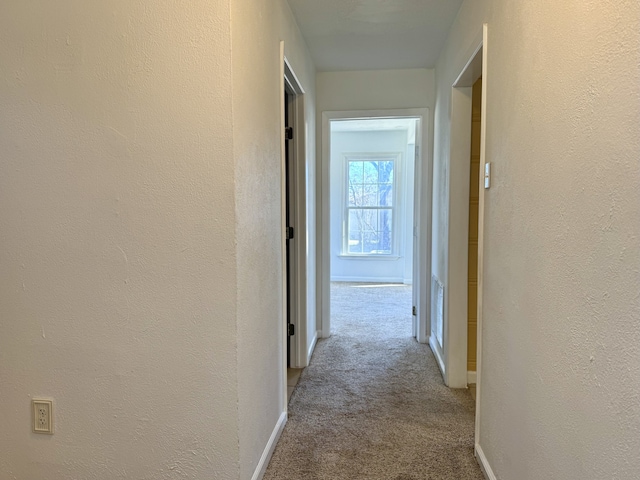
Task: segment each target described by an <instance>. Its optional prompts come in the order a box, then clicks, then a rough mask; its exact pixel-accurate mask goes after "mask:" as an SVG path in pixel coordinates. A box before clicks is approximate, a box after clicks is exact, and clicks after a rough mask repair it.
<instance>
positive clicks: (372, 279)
mask: <svg viewBox="0 0 640 480" xmlns="http://www.w3.org/2000/svg"><path fill="white" fill-rule="evenodd" d="M331 281H332V282H354V283H403V282H404V279H403V278H402V277H331Z"/></svg>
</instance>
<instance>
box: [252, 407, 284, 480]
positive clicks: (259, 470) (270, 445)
mask: <svg viewBox="0 0 640 480" xmlns="http://www.w3.org/2000/svg"><path fill="white" fill-rule="evenodd" d="M285 423H287V412H282V413H281V414H280V418H279V419H278V423H276V426H275V427H274V429H273V432H271V437H269V441H268V442H267V446H266V447H264V451H263V452H262V456H261V457H260V461H259V462H258V465H257V466H256V470H255V471H254V472H253V476H252V477H251V480H261V479H262V477H263V476H264V472H265V471H266V470H267V466H268V465H269V460H271V455H273V451H274V450H275V448H276V445H277V444H278V439H279V438H280V435H281V434H282V430H283V429H284V425H285Z"/></svg>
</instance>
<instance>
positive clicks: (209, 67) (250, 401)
mask: <svg viewBox="0 0 640 480" xmlns="http://www.w3.org/2000/svg"><path fill="white" fill-rule="evenodd" d="M232 3H233V5H232V7H229V2H214V3H211V2H195V3H194V2H191V3H190V4H189V5H188V6H185V5H180V6H170V5H156V4H155V3H153V2H146V1H142V2H137V3H134V4H132V3H130V2H123V1H118V0H110V1H108V2H102V3H100V4H99V5H98V4H96V5H92V4H91V5H90V4H87V5H84V4H83V5H79V4H77V2H71V1H65V0H63V1H61V2H56V4H55V5H50V4H49V3H47V2H39V1H34V2H30V3H28V4H24V3H22V4H18V3H7V2H5V3H3V4H2V5H0V65H1V71H0V75H1V77H2V81H1V82H0V232H1V233H0V238H1V242H0V243H1V245H2V249H1V250H0V272H2V273H1V274H0V383H2V386H3V387H2V391H1V393H0V403H1V404H2V409H0V422H1V423H2V425H3V428H2V433H0V478H3V479H5V478H7V479H11V478H17V479H25V478H34V479H35V478H46V479H47V480H58V479H60V480H62V479H69V478H87V479H90V478H91V479H112V478H120V477H124V476H126V477H127V478H139V479H154V480H157V479H164V478H167V479H168V478H186V477H189V478H219V479H227V478H229V479H232V478H243V479H245V478H251V476H252V475H253V472H254V470H255V467H256V465H257V463H258V459H259V458H260V455H261V454H262V453H263V450H264V448H265V445H266V443H267V440H268V438H269V435H270V434H271V432H272V431H273V428H274V426H275V424H276V421H277V420H278V417H279V415H280V414H281V413H282V412H283V410H284V408H285V405H284V399H283V396H282V391H283V385H284V383H283V382H284V379H283V374H282V373H283V372H282V358H283V357H282V352H283V345H282V335H283V324H282V304H281V298H282V291H281V289H280V288H279V286H280V280H279V279H280V275H281V273H282V272H281V271H280V258H281V255H280V253H281V248H280V239H281V235H282V231H281V228H280V137H281V134H282V132H281V131H280V103H279V99H280V82H281V79H280V58H279V50H280V44H279V42H280V39H284V40H285V41H286V43H287V47H286V49H287V56H288V58H289V59H290V61H291V63H292V64H293V66H294V69H295V70H296V73H297V74H298V75H299V76H300V78H301V81H302V83H303V86H304V88H305V89H306V92H307V95H306V96H305V102H306V104H307V115H308V121H307V125H308V126H307V130H308V132H314V130H315V125H314V118H315V111H314V108H313V106H314V83H315V71H314V69H313V65H312V64H311V63H310V61H309V57H308V54H307V51H306V48H305V46H304V43H303V42H302V40H301V37H300V34H299V32H298V30H297V27H296V26H295V22H294V21H293V17H292V15H291V13H290V11H289V9H288V6H287V5H286V2H285V1H284V0H283V1H278V2H272V3H270V4H269V5H267V4H264V5H263V4H262V2H250V1H247V2H232ZM231 25H233V28H234V31H233V32H232V31H231ZM256 35H260V36H261V42H256V41H255V39H256ZM232 51H233V63H232ZM232 82H234V83H235V85H233V86H232ZM313 140H314V139H313V138H309V139H308V142H307V145H308V161H309V162H310V171H311V172H312V174H311V175H310V177H309V179H308V182H309V184H310V185H311V188H310V195H311V196H312V198H313V195H314V186H315V177H314V176H313V172H314V171H315V164H314V163H313V162H314V152H315V143H314V141H313ZM234 141H235V142H236V144H235V145H234ZM314 214H315V210H314V207H313V204H311V206H310V207H309V216H308V221H309V222H310V225H311V226H312V227H311V230H312V232H311V237H310V238H311V241H310V242H309V251H310V252H309V253H308V255H309V256H310V257H311V259H312V260H313V259H314V258H315V251H314V250H313V249H314V248H315V247H314V240H315V235H314V233H313V226H315V216H314ZM309 268H310V271H311V273H312V277H313V276H314V275H315V270H314V264H313V262H312V263H311V264H310V266H309ZM312 288H314V287H313V284H312ZM309 308H310V311H311V315H310V316H309V318H310V321H311V322H313V324H314V325H313V326H314V329H315V303H313V297H312V298H311V301H310V302H309ZM239 372H241V373H239ZM32 396H44V397H52V398H53V399H54V401H55V412H56V414H55V420H56V433H55V435H53V436H52V437H49V436H42V435H40V436H37V435H34V434H32V433H31V427H30V403H29V402H30V398H31V397H32Z"/></svg>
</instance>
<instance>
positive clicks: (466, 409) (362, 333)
mask: <svg viewBox="0 0 640 480" xmlns="http://www.w3.org/2000/svg"><path fill="white" fill-rule="evenodd" d="M331 288H332V290H331V308H332V313H331V315H332V317H331V319H332V336H331V338H328V339H324V340H320V341H319V342H318V345H317V346H316V350H315V353H314V355H313V359H312V361H311V365H310V366H309V367H308V368H306V369H305V370H304V371H303V372H302V376H301V378H300V381H299V383H298V385H297V387H296V388H295V390H294V392H293V395H292V397H291V401H290V403H289V420H288V422H287V425H286V426H285V429H284V431H283V433H282V436H281V437H280V441H279V442H278V445H277V447H276V449H275V452H274V454H273V457H272V458H271V462H270V464H269V467H268V469H267V471H266V474H265V476H264V478H265V480H271V479H288V480H298V479H318V480H325V479H326V480H340V479H344V480H347V479H349V480H351V479H385V480H386V479H389V480H412V479H432V480H436V479H438V480H439V479H443V480H445V479H447V480H448V479H451V480H467V479H477V480H482V479H483V478H484V477H483V475H482V473H481V472H480V468H479V467H478V465H477V463H476V460H475V458H474V456H473V432H474V411H473V410H474V403H473V400H472V399H471V396H470V395H469V392H468V391H467V390H451V389H449V388H447V387H445V386H444V384H443V382H442V377H441V375H440V371H439V370H438V367H437V365H436V362H435V359H434V357H433V355H432V353H431V351H430V350H429V347H428V346H426V345H421V344H418V343H417V342H416V341H415V339H413V338H412V337H411V314H410V312H411V288H410V287H407V286H393V285H391V286H372V285H371V284H353V283H346V284H345V283H336V284H333V285H332V287H331Z"/></svg>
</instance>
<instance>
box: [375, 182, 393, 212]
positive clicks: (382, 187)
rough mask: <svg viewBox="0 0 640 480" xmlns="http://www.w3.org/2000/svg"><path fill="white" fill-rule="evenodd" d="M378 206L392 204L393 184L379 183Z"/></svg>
mask: <svg viewBox="0 0 640 480" xmlns="http://www.w3.org/2000/svg"><path fill="white" fill-rule="evenodd" d="M378 194H379V198H378V206H380V207H390V206H392V205H393V185H392V184H379V185H378Z"/></svg>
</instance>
